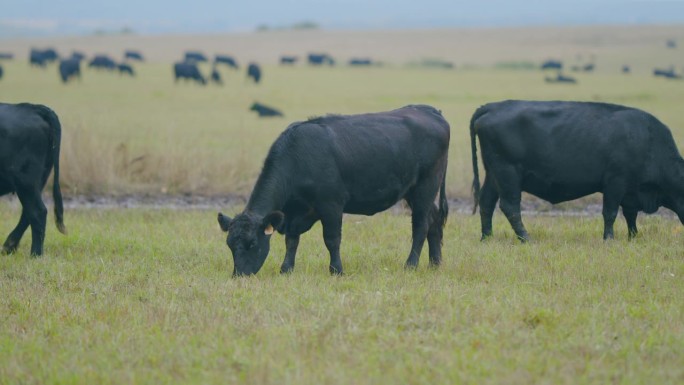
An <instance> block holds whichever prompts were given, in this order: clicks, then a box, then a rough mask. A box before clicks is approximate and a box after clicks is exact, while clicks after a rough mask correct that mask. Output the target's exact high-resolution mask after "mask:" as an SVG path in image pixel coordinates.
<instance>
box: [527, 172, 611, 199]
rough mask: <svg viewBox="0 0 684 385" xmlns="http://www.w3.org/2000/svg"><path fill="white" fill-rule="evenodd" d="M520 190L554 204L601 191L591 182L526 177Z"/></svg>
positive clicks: (598, 185)
mask: <svg viewBox="0 0 684 385" xmlns="http://www.w3.org/2000/svg"><path fill="white" fill-rule="evenodd" d="M522 190H523V191H525V192H527V193H530V194H532V195H534V196H536V197H539V198H541V199H543V200H545V201H548V202H551V203H554V204H555V203H560V202H566V201H571V200H574V199H578V198H581V197H584V196H587V195H590V194H593V193H595V192H598V191H601V185H600V183H597V182H592V181H586V182H571V183H568V182H558V181H547V180H544V179H541V178H535V177H533V176H528V177H526V178H525V179H524V180H523V185H522Z"/></svg>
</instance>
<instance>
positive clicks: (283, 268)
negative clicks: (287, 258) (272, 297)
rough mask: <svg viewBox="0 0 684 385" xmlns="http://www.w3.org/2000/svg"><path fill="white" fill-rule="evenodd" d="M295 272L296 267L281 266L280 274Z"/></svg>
mask: <svg viewBox="0 0 684 385" xmlns="http://www.w3.org/2000/svg"><path fill="white" fill-rule="evenodd" d="M292 270H294V265H282V266H280V274H289V273H291V272H292Z"/></svg>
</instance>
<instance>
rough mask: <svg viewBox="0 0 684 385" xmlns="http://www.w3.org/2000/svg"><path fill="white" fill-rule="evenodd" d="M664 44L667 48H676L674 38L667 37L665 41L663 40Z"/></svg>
mask: <svg viewBox="0 0 684 385" xmlns="http://www.w3.org/2000/svg"><path fill="white" fill-rule="evenodd" d="M665 46H666V47H667V48H671V49H675V48H677V41H676V40H674V39H667V41H666V42H665Z"/></svg>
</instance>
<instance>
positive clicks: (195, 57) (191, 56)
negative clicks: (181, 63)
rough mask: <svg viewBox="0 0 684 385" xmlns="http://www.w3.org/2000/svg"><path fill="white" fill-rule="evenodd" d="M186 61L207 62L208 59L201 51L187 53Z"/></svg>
mask: <svg viewBox="0 0 684 385" xmlns="http://www.w3.org/2000/svg"><path fill="white" fill-rule="evenodd" d="M185 61H196V62H205V61H207V57H206V56H204V54H203V53H202V52H199V51H187V52H186V53H185Z"/></svg>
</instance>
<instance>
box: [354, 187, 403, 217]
mask: <svg viewBox="0 0 684 385" xmlns="http://www.w3.org/2000/svg"><path fill="white" fill-rule="evenodd" d="M405 195H406V189H401V188H383V189H378V190H375V191H374V192H373V193H372V194H366V195H360V196H354V195H352V197H351V199H349V200H348V201H347V203H346V204H345V206H344V212H345V213H348V214H360V215H373V214H377V213H379V212H382V211H385V210H387V209H389V208H390V207H392V206H394V204H395V203H397V202H398V201H400V200H401V199H403V198H404V196H405Z"/></svg>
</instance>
